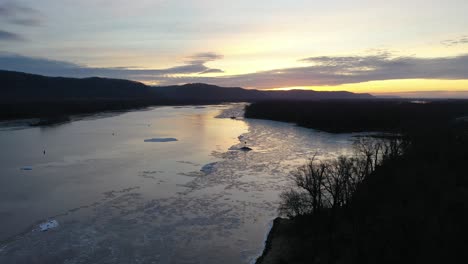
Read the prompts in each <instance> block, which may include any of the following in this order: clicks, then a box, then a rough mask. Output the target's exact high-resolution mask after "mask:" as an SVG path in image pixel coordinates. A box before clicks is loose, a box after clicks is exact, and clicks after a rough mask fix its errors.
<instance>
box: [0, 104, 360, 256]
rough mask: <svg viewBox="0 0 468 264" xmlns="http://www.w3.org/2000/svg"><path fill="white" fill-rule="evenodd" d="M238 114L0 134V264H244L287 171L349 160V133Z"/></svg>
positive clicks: (195, 112) (165, 110)
mask: <svg viewBox="0 0 468 264" xmlns="http://www.w3.org/2000/svg"><path fill="white" fill-rule="evenodd" d="M242 108H243V106H242V105H214V106H213V105H212V106H205V107H199V106H190V107H156V108H151V109H147V110H142V111H132V112H127V113H123V114H119V115H97V116H94V117H93V118H84V119H81V120H75V121H73V122H70V123H67V124H63V125H58V126H53V127H43V128H39V127H21V125H18V127H14V126H13V127H12V126H9V127H5V126H3V127H1V128H0V263H29V264H30V263H67V264H71V263H125V264H127V263H223V264H229V263H250V262H252V260H254V259H255V258H256V257H257V256H258V255H259V254H260V253H261V251H262V249H263V246H264V240H265V237H266V235H267V233H268V231H269V226H270V224H271V221H272V220H273V219H274V218H275V217H276V216H277V211H276V209H277V206H278V194H279V193H280V192H281V191H282V190H284V189H285V188H288V186H290V181H289V179H288V174H289V172H290V171H291V170H293V169H294V168H296V167H297V166H298V165H301V164H302V163H303V162H304V161H305V160H306V159H307V158H308V157H310V156H312V155H313V154H314V153H318V154H319V155H320V156H321V157H331V156H335V155H338V154H340V153H345V152H347V151H349V150H350V144H351V135H349V134H340V135H334V134H328V133H323V132H317V131H314V130H310V129H305V128H300V127H296V126H294V125H292V124H287V123H280V122H274V121H265V120H253V119H245V120H242V119H240V120H239V119H238V120H235V119H231V118H229V117H230V116H232V115H238V116H241V115H242V112H241V110H242ZM220 114H221V116H220V117H217V116H218V115H220ZM223 117H226V118H223ZM244 142H247V146H249V147H251V148H252V149H253V150H252V151H249V152H244V151H240V150H238V149H239V148H240V147H242V146H244ZM44 150H45V154H44V152H43V151H44ZM48 220H56V221H57V223H58V226H55V227H54V228H52V229H50V230H48V231H46V232H41V231H39V224H41V223H44V222H45V221H48Z"/></svg>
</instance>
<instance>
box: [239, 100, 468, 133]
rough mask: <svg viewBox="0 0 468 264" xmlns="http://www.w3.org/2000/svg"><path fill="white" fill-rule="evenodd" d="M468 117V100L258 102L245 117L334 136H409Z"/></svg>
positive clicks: (249, 107)
mask: <svg viewBox="0 0 468 264" xmlns="http://www.w3.org/2000/svg"><path fill="white" fill-rule="evenodd" d="M460 116H468V100H439V101H431V102H427V103H414V102H412V101H410V100H403V99H394V100H332V101H315V102H312V101H309V102H292V101H277V102H257V103H253V104H251V105H249V106H247V107H246V112H245V117H248V118H258V119H269V120H276V121H285V122H293V123H296V124H298V125H300V126H304V127H309V128H314V129H319V130H323V131H328V132H333V133H336V132H337V133H342V132H344V133H346V132H362V131H381V132H383V131H385V132H398V133H400V132H409V131H411V130H415V131H417V130H420V129H421V128H422V127H425V128H427V129H432V128H437V127H440V126H444V125H447V124H446V123H447V122H452V121H453V119H454V118H456V117H460Z"/></svg>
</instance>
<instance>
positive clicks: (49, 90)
mask: <svg viewBox="0 0 468 264" xmlns="http://www.w3.org/2000/svg"><path fill="white" fill-rule="evenodd" d="M0 83H1V86H0V120H7V119H19V118H37V117H39V118H42V117H47V118H49V119H48V120H44V121H43V122H40V123H39V124H49V123H54V122H55V121H56V120H68V116H69V115H74V114H92V113H97V112H102V111H122V110H128V109H135V108H141V107H148V106H152V105H188V104H216V103H222V102H258V101H273V100H275V101H293V100H294V101H299V100H301V101H310V100H333V99H371V98H373V97H372V96H371V95H369V94H354V93H350V92H316V91H280V92H276V91H259V90H249V89H243V88H239V87H234V88H223V87H219V86H215V85H209V84H203V83H194V84H185V85H173V86H165V87H153V86H147V85H145V84H143V83H140V82H135V81H129V80H120V79H107V78H98V77H91V78H83V79H77V78H64V77H46V76H41V75H35V74H29V73H22V72H13V71H4V70H0ZM50 117H52V118H51V119H50Z"/></svg>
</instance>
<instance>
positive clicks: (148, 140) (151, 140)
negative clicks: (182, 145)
mask: <svg viewBox="0 0 468 264" xmlns="http://www.w3.org/2000/svg"><path fill="white" fill-rule="evenodd" d="M144 141H145V142H173V141H177V139H176V138H149V139H145V140H144Z"/></svg>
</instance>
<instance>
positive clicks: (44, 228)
mask: <svg viewBox="0 0 468 264" xmlns="http://www.w3.org/2000/svg"><path fill="white" fill-rule="evenodd" d="M58 226H59V223H58V221H57V220H50V221H47V222H44V223H42V224H39V229H40V230H41V231H47V230H50V229H54V228H57V227H58Z"/></svg>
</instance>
